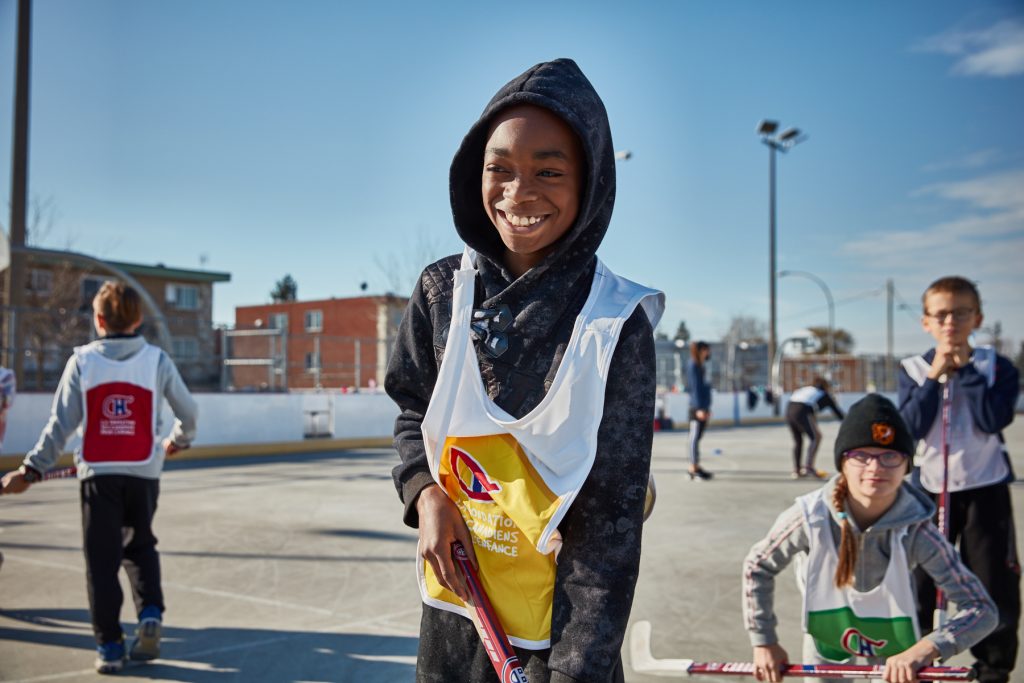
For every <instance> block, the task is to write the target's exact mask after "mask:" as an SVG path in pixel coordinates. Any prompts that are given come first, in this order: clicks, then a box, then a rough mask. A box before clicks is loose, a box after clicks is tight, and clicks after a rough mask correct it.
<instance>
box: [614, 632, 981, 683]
mask: <svg viewBox="0 0 1024 683" xmlns="http://www.w3.org/2000/svg"><path fill="white" fill-rule="evenodd" d="M629 658H630V660H631V663H632V665H633V671H636V672H637V673H642V674H649V675H652V676H668V677H677V678H678V677H684V676H689V675H693V674H700V675H711V676H716V675H718V676H753V675H754V668H755V667H754V665H753V664H752V663H750V662H695V661H693V660H692V659H657V658H655V657H654V655H652V654H651V622H649V621H638V622H636V623H634V624H633V628H632V630H631V632H630V634H629ZM781 673H782V674H783V675H784V676H792V677H794V678H860V679H865V678H868V679H871V678H874V679H879V678H882V676H883V675H884V673H885V667H884V666H858V665H849V664H791V665H787V666H785V667H784V668H782V670H781ZM917 676H918V679H919V680H922V681H970V680H973V679H974V670H973V669H970V668H967V667H957V668H954V667H945V666H926V667H924V668H922V669H919V670H918V672H917Z"/></svg>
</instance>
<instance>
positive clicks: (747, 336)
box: [722, 315, 766, 344]
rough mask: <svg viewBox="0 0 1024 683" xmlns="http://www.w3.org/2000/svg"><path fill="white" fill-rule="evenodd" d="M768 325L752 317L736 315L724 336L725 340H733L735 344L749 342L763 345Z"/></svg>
mask: <svg viewBox="0 0 1024 683" xmlns="http://www.w3.org/2000/svg"><path fill="white" fill-rule="evenodd" d="M765 328H766V325H765V324H764V321H762V320H758V319H757V318H755V317H753V316H750V315H734V316H733V317H732V320H730V321H729V327H728V329H726V331H725V333H723V334H722V338H723V339H731V340H733V342H734V343H738V342H748V343H752V344H763V343H764V342H765V341H766V338H765Z"/></svg>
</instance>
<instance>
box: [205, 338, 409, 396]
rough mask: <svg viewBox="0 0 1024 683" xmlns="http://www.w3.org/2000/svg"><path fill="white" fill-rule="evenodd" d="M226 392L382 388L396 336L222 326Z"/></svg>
mask: <svg viewBox="0 0 1024 683" xmlns="http://www.w3.org/2000/svg"><path fill="white" fill-rule="evenodd" d="M223 340H224V361H223V365H224V371H223V373H222V375H221V388H222V389H223V390H225V391H288V390H295V389H340V390H343V391H348V390H355V389H365V388H374V387H379V386H382V385H383V383H384V374H385V372H386V371H387V359H388V357H389V355H390V353H391V348H392V346H393V344H394V339H392V338H386V339H382V338H373V337H347V336H338V335H329V334H321V333H301V334H294V333H293V334H288V333H287V332H286V331H285V330H283V329H261V328H252V329H235V330H224V332H223Z"/></svg>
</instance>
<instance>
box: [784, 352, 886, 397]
mask: <svg viewBox="0 0 1024 683" xmlns="http://www.w3.org/2000/svg"><path fill="white" fill-rule="evenodd" d="M828 360H829V358H828V355H827V354H814V355H806V356H786V357H785V358H783V360H782V368H781V370H780V377H779V380H780V382H781V384H782V389H783V391H785V392H790V391H793V390H795V389H799V388H800V387H805V386H807V385H809V384H810V383H811V382H812V381H813V380H814V378H815V377H826V376H827V373H828ZM831 383H832V387H833V389H836V390H838V391H852V392H865V391H895V386H896V385H895V379H894V378H892V379H890V380H888V381H887V374H886V357H885V356H884V355H865V356H853V355H849V354H839V355H837V356H836V358H835V372H834V373H833V376H832V382H831Z"/></svg>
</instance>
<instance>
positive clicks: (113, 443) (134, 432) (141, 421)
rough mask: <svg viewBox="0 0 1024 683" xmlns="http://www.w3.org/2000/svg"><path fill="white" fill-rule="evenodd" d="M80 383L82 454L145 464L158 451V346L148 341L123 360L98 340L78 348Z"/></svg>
mask: <svg viewBox="0 0 1024 683" xmlns="http://www.w3.org/2000/svg"><path fill="white" fill-rule="evenodd" d="M75 361H76V363H77V364H78V371H79V375H80V380H81V383H82V427H81V432H82V451H81V457H82V460H83V461H84V462H86V463H89V464H91V465H96V464H101V463H111V464H114V463H116V464H121V465H144V464H147V463H149V462H150V461H151V460H152V459H153V456H154V454H155V451H156V446H157V439H156V422H157V420H156V417H157V416H156V403H157V401H156V392H157V389H158V387H157V368H158V366H159V363H160V349H158V348H156V347H155V346H151V345H149V344H146V345H145V346H144V347H143V349H142V350H141V351H140V352H139V353H137V354H135V355H134V356H132V357H131V358H127V359H125V360H113V359H111V358H107V357H106V356H104V355H103V354H102V353H100V351H99V349H98V348H97V346H96V342H93V343H92V344H87V345H86V346H79V347H76V348H75Z"/></svg>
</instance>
